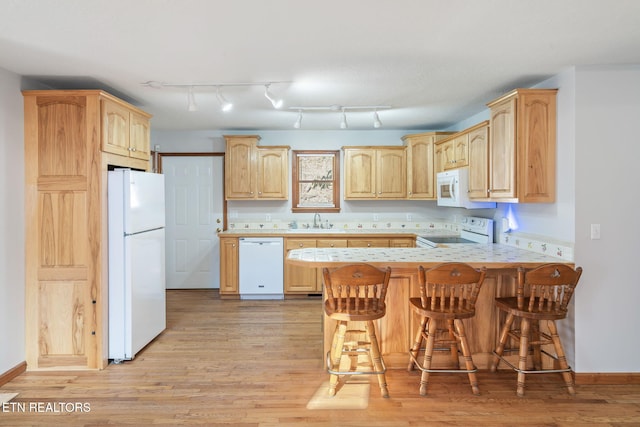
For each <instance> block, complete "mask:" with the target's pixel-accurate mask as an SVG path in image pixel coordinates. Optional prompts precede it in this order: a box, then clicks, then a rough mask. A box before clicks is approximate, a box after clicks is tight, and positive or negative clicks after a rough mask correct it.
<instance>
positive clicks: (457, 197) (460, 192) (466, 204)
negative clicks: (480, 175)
mask: <svg viewBox="0 0 640 427" xmlns="http://www.w3.org/2000/svg"><path fill="white" fill-rule="evenodd" d="M436 187H437V195H438V206H450V207H458V208H466V209H482V208H495V207H496V204H495V202H473V201H471V200H469V168H458V169H451V170H448V171H445V172H438V174H437V175H436Z"/></svg>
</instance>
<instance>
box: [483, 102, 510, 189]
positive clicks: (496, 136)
mask: <svg viewBox="0 0 640 427" xmlns="http://www.w3.org/2000/svg"><path fill="white" fill-rule="evenodd" d="M515 114H516V100H515V98H509V99H507V100H505V102H502V103H500V104H496V105H494V106H492V107H491V118H490V120H491V121H490V124H489V141H490V142H491V143H490V145H489V191H490V193H491V199H508V198H514V197H516V186H515V179H516V174H515V166H516V147H515V138H516V134H515Z"/></svg>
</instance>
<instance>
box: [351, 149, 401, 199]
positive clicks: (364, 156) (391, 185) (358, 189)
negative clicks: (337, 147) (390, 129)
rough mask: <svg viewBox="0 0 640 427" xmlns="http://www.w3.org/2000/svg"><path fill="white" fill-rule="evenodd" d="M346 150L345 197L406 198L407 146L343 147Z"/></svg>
mask: <svg viewBox="0 0 640 427" xmlns="http://www.w3.org/2000/svg"><path fill="white" fill-rule="evenodd" d="M343 150H344V182H345V183H344V198H345V200H349V199H360V200H363V199H405V198H406V195H407V176H406V167H407V157H406V149H405V147H401V146H398V147H396V146H393V147H343Z"/></svg>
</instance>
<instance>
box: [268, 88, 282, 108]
mask: <svg viewBox="0 0 640 427" xmlns="http://www.w3.org/2000/svg"><path fill="white" fill-rule="evenodd" d="M269 86H270V84H266V85H264V97H265V98H267V99H268V100H269V101H271V105H273V108H275V109H279V108H281V107H282V103H283V102H282V99H276V98H274V97H273V95H272V94H271V92H269Z"/></svg>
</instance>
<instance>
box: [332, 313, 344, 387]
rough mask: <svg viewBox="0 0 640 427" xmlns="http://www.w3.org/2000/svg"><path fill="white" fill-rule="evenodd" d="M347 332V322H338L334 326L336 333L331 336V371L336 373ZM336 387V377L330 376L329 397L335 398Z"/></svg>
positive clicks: (334, 375)
mask: <svg viewBox="0 0 640 427" xmlns="http://www.w3.org/2000/svg"><path fill="white" fill-rule="evenodd" d="M346 332H347V322H344V321H340V322H338V324H337V325H336V331H335V332H334V335H333V343H332V346H331V369H332V370H334V371H338V370H339V368H340V359H342V347H343V346H344V336H345V334H346ZM337 385H338V375H336V374H331V377H330V379H329V396H335V394H336V386H337Z"/></svg>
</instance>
